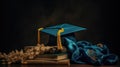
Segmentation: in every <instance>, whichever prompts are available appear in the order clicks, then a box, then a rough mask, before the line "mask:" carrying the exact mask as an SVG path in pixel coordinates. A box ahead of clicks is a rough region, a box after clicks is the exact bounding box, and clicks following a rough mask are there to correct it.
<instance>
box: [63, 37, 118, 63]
mask: <svg viewBox="0 0 120 67" xmlns="http://www.w3.org/2000/svg"><path fill="white" fill-rule="evenodd" d="M65 40H66V43H67V44H66V45H67V50H68V56H69V58H70V59H71V61H72V62H74V63H79V64H93V65H105V64H115V63H116V62H117V61H118V56H117V55H115V54H110V52H109V49H108V48H107V46H106V45H103V44H102V45H101V46H98V45H94V44H92V43H90V42H88V41H78V42H74V40H72V39H70V38H67V37H66V38H65Z"/></svg>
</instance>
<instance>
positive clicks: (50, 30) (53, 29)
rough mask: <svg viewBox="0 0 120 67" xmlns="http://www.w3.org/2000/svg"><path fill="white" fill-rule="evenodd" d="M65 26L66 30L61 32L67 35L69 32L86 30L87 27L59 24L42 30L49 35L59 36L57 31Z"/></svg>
mask: <svg viewBox="0 0 120 67" xmlns="http://www.w3.org/2000/svg"><path fill="white" fill-rule="evenodd" d="M61 28H63V29H64V32H62V33H61V35H66V34H69V33H74V32H78V31H82V30H86V28H83V27H79V26H75V25H72V24H66V23H65V24H59V25H55V26H51V27H46V28H44V29H43V30H41V31H42V32H44V33H47V34H49V35H53V36H57V32H58V30H59V29H61Z"/></svg>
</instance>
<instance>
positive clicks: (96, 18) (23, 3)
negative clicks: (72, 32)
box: [0, 0, 120, 55]
mask: <svg viewBox="0 0 120 67" xmlns="http://www.w3.org/2000/svg"><path fill="white" fill-rule="evenodd" d="M1 11H2V20H1V23H0V27H1V28H0V32H1V35H0V39H1V42H0V52H9V51H11V50H15V49H22V48H23V47H24V46H27V45H36V44H37V29H38V28H39V27H46V26H51V25H56V24H62V23H70V24H73V25H77V26H81V27H85V28H87V30H86V31H81V32H76V37H77V39H78V40H87V41H90V42H92V43H93V44H97V43H99V42H101V43H104V44H106V45H107V46H108V48H109V49H110V51H111V53H114V54H117V55H120V47H119V45H120V44H119V35H118V34H119V33H118V32H119V28H118V27H119V25H118V16H119V15H118V13H119V12H118V2H116V1H114V0H112V1H109V0H108V1H107V0H3V1H2V10H1ZM42 40H44V41H45V39H44V37H43V39H42Z"/></svg>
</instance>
